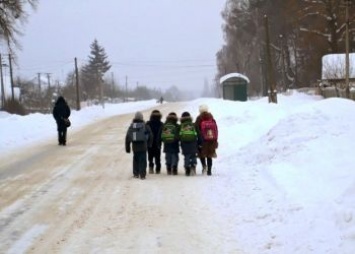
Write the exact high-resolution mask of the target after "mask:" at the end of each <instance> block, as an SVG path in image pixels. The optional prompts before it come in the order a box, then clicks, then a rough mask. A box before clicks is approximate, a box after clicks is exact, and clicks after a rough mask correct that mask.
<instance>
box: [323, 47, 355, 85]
mask: <svg viewBox="0 0 355 254" xmlns="http://www.w3.org/2000/svg"><path fill="white" fill-rule="evenodd" d="M345 73H346V70H345V54H328V55H324V56H323V57H322V79H345ZM349 77H350V78H355V53H350V54H349Z"/></svg>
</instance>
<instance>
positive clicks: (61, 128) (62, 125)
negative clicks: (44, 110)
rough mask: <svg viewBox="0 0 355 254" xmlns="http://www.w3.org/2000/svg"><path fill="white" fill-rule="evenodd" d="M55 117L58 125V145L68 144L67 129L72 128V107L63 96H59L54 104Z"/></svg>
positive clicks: (53, 112)
mask: <svg viewBox="0 0 355 254" xmlns="http://www.w3.org/2000/svg"><path fill="white" fill-rule="evenodd" d="M52 114H53V117H54V119H55V121H56V123H57V131H58V144H59V145H63V146H65V145H66V144H67V128H68V127H69V126H70V121H69V116H70V107H69V105H68V103H67V102H66V100H65V99H64V97H63V96H59V97H58V99H57V101H56V102H55V104H54V107H53V111H52Z"/></svg>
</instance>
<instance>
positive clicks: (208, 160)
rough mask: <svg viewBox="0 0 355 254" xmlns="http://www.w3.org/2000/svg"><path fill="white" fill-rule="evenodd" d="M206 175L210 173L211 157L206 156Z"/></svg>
mask: <svg viewBox="0 0 355 254" xmlns="http://www.w3.org/2000/svg"><path fill="white" fill-rule="evenodd" d="M207 175H209V176H210V175H212V158H209V157H207Z"/></svg>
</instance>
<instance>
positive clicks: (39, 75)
mask: <svg viewBox="0 0 355 254" xmlns="http://www.w3.org/2000/svg"><path fill="white" fill-rule="evenodd" d="M37 80H38V89H39V93H40V94H41V73H40V72H38V73H37Z"/></svg>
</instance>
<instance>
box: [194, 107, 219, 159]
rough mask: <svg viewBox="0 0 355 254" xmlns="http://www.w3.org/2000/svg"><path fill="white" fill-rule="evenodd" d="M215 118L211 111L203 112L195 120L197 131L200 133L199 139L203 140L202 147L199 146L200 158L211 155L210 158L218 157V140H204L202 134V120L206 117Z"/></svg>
mask: <svg viewBox="0 0 355 254" xmlns="http://www.w3.org/2000/svg"><path fill="white" fill-rule="evenodd" d="M210 118H212V119H214V118H213V116H212V114H211V113H209V112H202V113H201V114H200V115H199V116H198V117H197V118H196V121H195V128H196V131H197V133H198V135H199V140H200V142H201V144H200V148H199V153H198V156H199V157H200V158H205V157H209V158H216V157H217V154H216V149H217V148H218V141H204V140H203V138H202V135H201V127H200V125H201V121H202V120H204V119H210Z"/></svg>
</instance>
